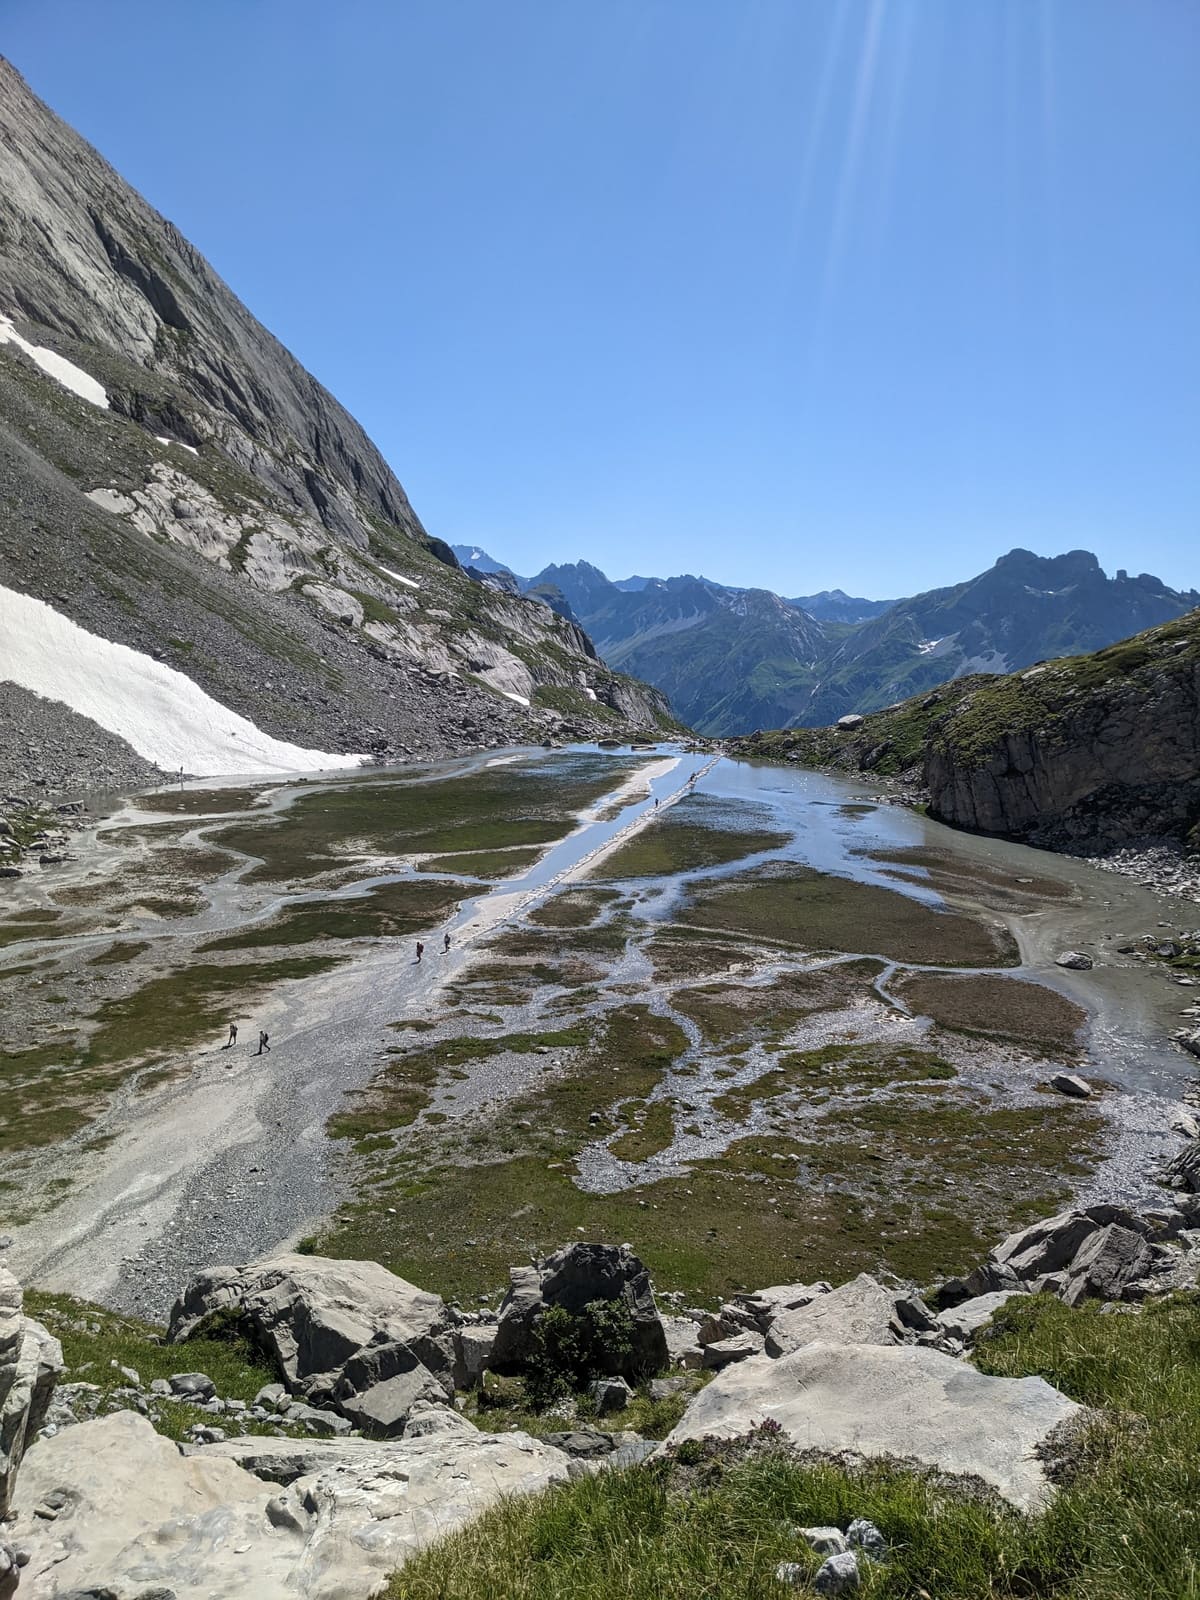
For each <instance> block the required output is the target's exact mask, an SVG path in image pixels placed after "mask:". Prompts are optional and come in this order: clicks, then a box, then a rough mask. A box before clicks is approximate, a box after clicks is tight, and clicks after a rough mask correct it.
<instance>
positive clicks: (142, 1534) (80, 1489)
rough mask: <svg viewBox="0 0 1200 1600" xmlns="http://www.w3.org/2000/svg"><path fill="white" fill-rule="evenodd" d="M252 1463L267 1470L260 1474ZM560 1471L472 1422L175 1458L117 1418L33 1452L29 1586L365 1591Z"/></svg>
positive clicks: (188, 1599) (287, 1595) (545, 1455)
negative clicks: (383, 1439) (49, 1505)
mask: <svg viewBox="0 0 1200 1600" xmlns="http://www.w3.org/2000/svg"><path fill="white" fill-rule="evenodd" d="M242 1462H246V1463H248V1464H250V1465H251V1466H256V1465H257V1466H265V1467H266V1468H267V1472H266V1474H265V1478H266V1481H264V1479H263V1478H261V1477H258V1476H255V1475H253V1473H252V1472H251V1471H249V1470H246V1467H245V1466H243V1465H242V1464H241V1463H242ZM298 1468H303V1469H304V1470H303V1471H297V1469H298ZM566 1468H567V1458H566V1457H565V1456H564V1455H562V1453H561V1452H560V1451H557V1450H554V1449H551V1448H549V1447H548V1446H546V1445H544V1444H542V1443H541V1442H539V1441H538V1440H535V1439H531V1438H530V1437H529V1436H528V1435H527V1434H523V1433H510V1434H503V1435H486V1434H481V1433H477V1432H475V1431H474V1430H473V1429H471V1430H469V1432H468V1433H455V1434H444V1435H436V1436H433V1437H428V1438H420V1439H414V1440H412V1441H409V1440H402V1441H398V1442H394V1443H393V1442H389V1443H380V1444H369V1443H368V1442H367V1441H365V1440H328V1441H321V1440H315V1439H314V1440H311V1441H306V1442H300V1443H297V1442H296V1441H294V1440H283V1439H241V1440H232V1439H230V1440H226V1441H224V1442H223V1443H219V1444H215V1445H211V1446H207V1447H205V1448H204V1449H203V1450H201V1451H199V1452H196V1453H193V1454H190V1455H181V1454H180V1453H179V1451H178V1450H177V1449H176V1447H175V1446H174V1445H173V1444H172V1443H171V1442H170V1440H168V1439H164V1438H162V1437H161V1436H160V1435H159V1434H156V1433H155V1432H154V1430H153V1429H152V1428H151V1426H150V1424H149V1423H148V1422H146V1421H145V1420H144V1419H143V1418H141V1417H137V1416H135V1415H133V1414H132V1413H131V1412H118V1413H116V1414H114V1415H113V1416H110V1417H105V1418H102V1419H100V1420H98V1421H94V1422H85V1423H80V1424H79V1426H78V1427H75V1428H70V1429H67V1430H66V1431H65V1432H63V1433H61V1434H59V1435H57V1436H56V1437H55V1438H53V1439H43V1440H39V1442H38V1444H37V1446H36V1447H35V1449H34V1450H33V1451H32V1452H31V1453H30V1456H29V1458H28V1462H27V1474H26V1479H25V1481H23V1482H22V1484H21V1486H20V1490H19V1496H18V1504H17V1513H18V1517H17V1523H16V1537H17V1540H19V1542H20V1544H21V1545H23V1546H24V1547H26V1548H27V1549H28V1550H29V1552H30V1562H29V1566H28V1568H27V1569H26V1572H25V1573H23V1574H22V1582H23V1583H25V1582H27V1583H28V1584H29V1586H30V1593H31V1594H33V1595H37V1594H48V1593H54V1594H65V1593H68V1592H70V1591H71V1590H85V1591H91V1592H94V1591H96V1590H100V1591H101V1592H105V1591H108V1590H111V1591H114V1592H115V1593H116V1594H118V1595H121V1596H125V1595H129V1596H131V1597H132V1596H143V1595H144V1594H146V1593H147V1592H148V1591H152V1590H153V1589H154V1588H155V1586H159V1587H160V1588H161V1589H162V1590H164V1591H167V1590H170V1591H172V1592H174V1593H175V1594H176V1595H178V1597H179V1600H200V1597H201V1596H203V1597H204V1600H244V1597H246V1596H250V1595H253V1596H254V1600H362V1597H363V1596H366V1595H370V1594H375V1593H378V1592H379V1591H380V1590H381V1589H382V1588H383V1586H384V1584H385V1583H386V1580H387V1577H388V1575H389V1574H390V1573H391V1572H393V1571H395V1570H396V1568H398V1567H400V1566H402V1565H403V1563H404V1561H405V1560H406V1559H407V1558H408V1556H409V1555H411V1554H412V1553H413V1552H414V1551H416V1550H419V1549H421V1548H422V1547H423V1546H424V1545H426V1544H428V1543H430V1542H431V1541H432V1540H433V1539H436V1538H439V1537H440V1536H442V1535H443V1534H445V1533H447V1532H450V1531H451V1530H453V1529H455V1528H457V1527H459V1526H461V1525H462V1523H464V1522H465V1521H467V1520H468V1519H469V1518H471V1517H473V1516H476V1515H478V1514H479V1512H481V1511H483V1510H485V1509H486V1508H487V1507H488V1506H489V1505H491V1504H493V1503H494V1502H495V1501H496V1500H497V1499H498V1498H499V1497H500V1496H501V1495H506V1494H531V1493H537V1492H538V1491H539V1490H541V1489H545V1488H547V1487H549V1486H550V1485H551V1484H553V1483H560V1482H563V1481H565V1479H566V1476H567V1471H566ZM292 1474H295V1475H294V1476H293V1475H292ZM281 1483H286V1487H282V1488H281ZM55 1490H58V1491H63V1492H64V1501H63V1507H62V1509H61V1510H60V1511H59V1513H58V1516H57V1518H56V1520H55V1521H54V1522H53V1523H47V1522H45V1521H43V1520H42V1519H40V1518H38V1517H35V1516H34V1515H33V1514H32V1513H33V1507H34V1506H35V1505H37V1504H38V1503H39V1499H41V1498H43V1497H44V1496H45V1495H47V1494H49V1493H51V1492H53V1491H55Z"/></svg>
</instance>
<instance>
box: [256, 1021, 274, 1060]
mask: <svg viewBox="0 0 1200 1600" xmlns="http://www.w3.org/2000/svg"><path fill="white" fill-rule="evenodd" d="M264 1050H265V1051H266V1052H267V1054H268V1055H270V1053H271V1045H270V1036H269V1035H268V1034H267V1033H266V1032H265V1031H264V1030H263V1029H261V1028H260V1029H259V1033H258V1049H257V1050H256V1051H255V1052H254V1054H255V1055H256V1056H260V1055H262V1053H263V1051H264Z"/></svg>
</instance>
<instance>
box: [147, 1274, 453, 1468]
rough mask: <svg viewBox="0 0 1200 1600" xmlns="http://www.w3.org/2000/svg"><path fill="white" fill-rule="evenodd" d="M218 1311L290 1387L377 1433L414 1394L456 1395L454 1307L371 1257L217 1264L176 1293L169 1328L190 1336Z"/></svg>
mask: <svg viewBox="0 0 1200 1600" xmlns="http://www.w3.org/2000/svg"><path fill="white" fill-rule="evenodd" d="M216 1312H220V1313H224V1314H228V1313H231V1312H233V1313H236V1314H237V1316H238V1317H240V1318H241V1319H243V1320H244V1321H245V1323H246V1324H247V1325H248V1327H249V1328H250V1329H251V1331H252V1333H253V1336H254V1338H255V1340H256V1341H257V1342H258V1343H259V1344H260V1345H262V1346H263V1348H265V1349H267V1350H269V1351H270V1353H271V1354H272V1356H273V1357H274V1359H275V1360H276V1362H277V1363H278V1366H279V1370H280V1372H281V1373H282V1375H283V1379H284V1382H285V1383H286V1384H287V1387H288V1389H289V1390H290V1391H291V1392H292V1393H293V1394H296V1395H300V1396H302V1397H303V1398H305V1399H307V1400H308V1401H310V1402H314V1403H319V1404H325V1405H332V1406H333V1407H335V1408H336V1409H337V1410H338V1411H340V1412H341V1413H342V1415H343V1416H345V1417H348V1418H349V1419H350V1421H351V1422H352V1423H353V1424H354V1425H355V1426H356V1427H361V1428H363V1429H364V1430H365V1431H367V1432H370V1433H373V1434H376V1435H378V1436H380V1437H390V1436H392V1435H394V1434H396V1433H399V1432H401V1431H402V1430H403V1427H404V1421H405V1418H406V1417H407V1415H408V1413H409V1411H410V1410H411V1409H412V1407H413V1406H414V1405H415V1404H416V1403H417V1402H418V1401H422V1400H435V1401H436V1400H445V1399H447V1398H450V1397H452V1396H453V1393H454V1384H453V1369H454V1362H455V1343H454V1334H455V1326H456V1322H457V1316H456V1314H455V1313H454V1312H452V1311H451V1310H450V1308H449V1307H448V1306H447V1305H446V1304H445V1302H444V1301H443V1300H442V1298H441V1296H440V1295H435V1294H428V1293H426V1291H425V1290H423V1289H418V1288H415V1287H414V1286H413V1285H412V1284H411V1283H406V1282H405V1281H404V1279H403V1278H397V1277H396V1276H395V1275H394V1274H393V1273H390V1272H388V1271H387V1270H386V1268H384V1267H381V1266H379V1265H378V1264H377V1263H376V1262H374V1261H327V1260H325V1259H323V1258H322V1257H320V1256H300V1255H280V1256H275V1257H273V1258H272V1259H270V1260H268V1261H262V1262H257V1263H255V1264H253V1265H250V1266H245V1267H214V1268H211V1269H210V1270H209V1271H208V1272H205V1273H201V1274H200V1275H199V1276H198V1277H197V1278H195V1279H193V1280H192V1282H191V1283H190V1284H189V1285H188V1287H187V1288H186V1289H185V1290H184V1293H183V1294H182V1296H181V1297H180V1299H179V1300H178V1301H177V1302H176V1304H175V1306H174V1308H173V1310H172V1312H171V1323H170V1328H169V1332H168V1337H169V1338H170V1339H171V1340H172V1341H175V1342H178V1341H181V1340H184V1339H186V1338H187V1337H188V1336H189V1335H190V1334H192V1333H195V1332H197V1331H199V1330H201V1329H202V1328H203V1327H204V1323H205V1319H206V1318H207V1317H209V1316H211V1315H212V1314H213V1313H216Z"/></svg>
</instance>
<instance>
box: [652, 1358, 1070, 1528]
mask: <svg viewBox="0 0 1200 1600" xmlns="http://www.w3.org/2000/svg"><path fill="white" fill-rule="evenodd" d="M1079 1413H1080V1407H1079V1406H1077V1405H1076V1404H1075V1403H1074V1401H1071V1400H1068V1399H1067V1398H1066V1396H1065V1395H1062V1394H1060V1393H1059V1392H1058V1390H1057V1389H1054V1388H1052V1387H1051V1386H1050V1384H1048V1383H1046V1382H1045V1380H1044V1379H1042V1378H993V1377H988V1376H986V1375H985V1374H984V1373H982V1372H977V1371H975V1369H974V1368H973V1367H970V1366H968V1365H966V1364H965V1363H964V1362H962V1361H956V1360H955V1359H954V1358H953V1357H952V1356H947V1355H943V1354H941V1353H940V1352H939V1351H936V1350H923V1349H918V1348H914V1347H913V1346H911V1345H896V1346H892V1347H890V1348H889V1347H884V1346H881V1345H876V1344H845V1345H842V1344H836V1345H835V1344H824V1343H822V1344H810V1345H806V1346H804V1347H803V1348H801V1349H799V1350H795V1351H793V1352H792V1353H791V1354H790V1355H785V1356H782V1357H780V1358H779V1359H778V1360H770V1359H769V1358H765V1357H758V1358H755V1359H753V1360H750V1361H741V1362H739V1363H738V1364H737V1365H736V1366H732V1367H727V1368H726V1369H725V1371H724V1372H719V1373H718V1374H717V1376H716V1377H715V1378H714V1379H713V1381H712V1382H711V1383H710V1384H709V1385H708V1387H707V1388H706V1389H702V1390H701V1391H700V1393H699V1394H698V1395H697V1396H696V1398H695V1399H694V1400H693V1401H692V1403H691V1405H690V1406H689V1407H688V1409H687V1411H686V1412H685V1413H684V1416H683V1419H682V1420H681V1422H680V1423H679V1425H678V1426H677V1427H676V1428H675V1429H674V1431H673V1432H672V1433H671V1434H670V1435H669V1436H668V1438H667V1439H666V1440H665V1441H664V1443H663V1445H662V1446H661V1447H660V1449H661V1450H662V1451H667V1450H670V1449H671V1448H672V1447H673V1446H675V1445H678V1444H681V1443H682V1442H683V1441H684V1440H685V1439H701V1438H704V1437H705V1435H708V1434H712V1435H715V1436H716V1437H718V1438H736V1437H738V1436H739V1435H741V1434H744V1433H748V1432H749V1431H750V1429H751V1428H752V1427H754V1426H756V1425H757V1424H759V1423H761V1422H763V1421H766V1420H768V1419H770V1420H772V1421H775V1422H778V1423H779V1425H780V1426H781V1427H782V1429H783V1430H784V1432H785V1433H786V1434H787V1436H788V1437H789V1438H790V1439H791V1440H792V1442H793V1443H794V1444H795V1445H796V1446H797V1448H798V1449H801V1450H817V1451H821V1452H828V1453H829V1454H831V1455H840V1454H842V1453H843V1452H850V1453H851V1454H855V1455H859V1456H863V1457H868V1458H872V1457H881V1456H900V1457H908V1458H912V1459H915V1460H917V1461H919V1462H921V1463H922V1464H923V1465H925V1466H928V1467H933V1468H935V1469H937V1470H938V1471H941V1472H946V1473H952V1474H962V1475H967V1476H973V1477H978V1478H982V1479H983V1481H984V1482H985V1483H988V1484H990V1485H991V1487H992V1488H993V1489H995V1490H996V1492H997V1493H998V1494H1000V1495H1001V1496H1003V1498H1004V1499H1006V1500H1008V1501H1009V1502H1010V1503H1011V1504H1013V1505H1015V1506H1017V1507H1018V1508H1019V1509H1020V1510H1022V1511H1034V1510H1037V1509H1038V1508H1040V1507H1041V1506H1043V1505H1044V1504H1045V1503H1046V1502H1047V1500H1048V1499H1049V1496H1050V1492H1051V1491H1050V1485H1049V1482H1048V1480H1047V1478H1046V1474H1045V1470H1044V1468H1043V1466H1042V1463H1041V1460H1040V1459H1039V1455H1038V1452H1039V1450H1040V1449H1041V1447H1042V1446H1043V1445H1045V1443H1046V1441H1047V1439H1048V1438H1049V1436H1050V1435H1051V1434H1052V1433H1053V1432H1054V1430H1055V1429H1056V1428H1057V1427H1058V1426H1059V1425H1060V1424H1062V1423H1064V1422H1067V1421H1068V1420H1069V1419H1071V1418H1073V1417H1076V1416H1077V1415H1079Z"/></svg>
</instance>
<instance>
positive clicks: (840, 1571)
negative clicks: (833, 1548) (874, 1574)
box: [813, 1550, 859, 1595]
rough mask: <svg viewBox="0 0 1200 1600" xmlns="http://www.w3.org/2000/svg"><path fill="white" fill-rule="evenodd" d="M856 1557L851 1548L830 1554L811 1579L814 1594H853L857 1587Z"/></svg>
mask: <svg viewBox="0 0 1200 1600" xmlns="http://www.w3.org/2000/svg"><path fill="white" fill-rule="evenodd" d="M858 1584H859V1577H858V1557H857V1556H856V1555H855V1554H854V1552H853V1550H847V1551H846V1553H845V1555H840V1556H830V1558H829V1560H828V1561H826V1562H825V1564H824V1565H823V1566H822V1567H820V1568H819V1569H818V1571H817V1575H816V1577H815V1578H814V1579H813V1593H814V1594H834V1595H837V1594H853V1592H854V1590H855V1589H857V1588H858Z"/></svg>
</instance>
